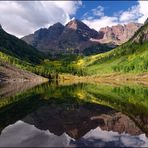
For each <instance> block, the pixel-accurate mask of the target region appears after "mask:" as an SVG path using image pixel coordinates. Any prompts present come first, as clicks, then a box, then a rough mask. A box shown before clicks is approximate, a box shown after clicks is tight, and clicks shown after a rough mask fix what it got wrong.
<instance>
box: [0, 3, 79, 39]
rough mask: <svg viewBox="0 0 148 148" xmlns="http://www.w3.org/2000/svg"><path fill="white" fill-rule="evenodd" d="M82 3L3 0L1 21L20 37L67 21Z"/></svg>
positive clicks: (6, 27)
mask: <svg viewBox="0 0 148 148" xmlns="http://www.w3.org/2000/svg"><path fill="white" fill-rule="evenodd" d="M81 5H82V2H81V1H1V2H0V23H1V24H2V26H3V28H4V29H5V30H6V31H8V32H9V33H12V34H14V35H16V36H19V37H20V36H24V35H27V34H30V33H32V32H34V31H35V30H36V29H38V28H41V27H48V26H50V25H51V24H54V23H56V22H61V23H62V24H65V23H67V22H68V21H69V20H70V16H71V15H74V14H75V13H76V11H77V9H78V8H79V6H81Z"/></svg>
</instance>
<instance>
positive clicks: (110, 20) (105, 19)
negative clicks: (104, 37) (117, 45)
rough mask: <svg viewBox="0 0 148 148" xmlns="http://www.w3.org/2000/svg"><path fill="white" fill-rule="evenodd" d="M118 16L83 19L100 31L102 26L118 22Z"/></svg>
mask: <svg viewBox="0 0 148 148" xmlns="http://www.w3.org/2000/svg"><path fill="white" fill-rule="evenodd" d="M117 20H118V19H117V18H116V17H109V16H103V17H101V18H100V19H86V20H83V22H84V23H86V24H87V25H88V26H89V27H90V28H93V29H95V30H97V31H99V29H100V28H102V27H106V26H113V25H117V24H118V21H117Z"/></svg>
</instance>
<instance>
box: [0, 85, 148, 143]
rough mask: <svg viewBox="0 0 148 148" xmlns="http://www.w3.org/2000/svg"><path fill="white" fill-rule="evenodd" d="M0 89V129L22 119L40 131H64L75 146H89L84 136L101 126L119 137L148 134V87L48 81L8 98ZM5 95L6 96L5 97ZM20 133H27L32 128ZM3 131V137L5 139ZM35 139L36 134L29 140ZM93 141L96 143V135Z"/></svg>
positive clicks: (58, 133) (62, 132)
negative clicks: (65, 83)
mask: <svg viewBox="0 0 148 148" xmlns="http://www.w3.org/2000/svg"><path fill="white" fill-rule="evenodd" d="M9 88H10V87H9ZM16 88H18V87H16ZM0 90H4V91H3V92H4V95H3V93H2V96H3V99H0V131H3V132H4V131H5V130H3V129H4V128H5V127H7V126H9V125H10V124H15V123H16V122H17V121H18V120H22V121H24V122H25V123H26V124H27V125H28V124H29V125H34V126H35V127H36V128H37V129H38V130H44V131H45V130H49V131H50V132H51V133H53V135H56V138H57V137H58V138H59V136H61V135H63V134H64V135H66V136H68V137H72V138H74V139H76V141H71V144H74V145H77V144H78V145H81V144H82V145H84V144H85V143H86V144H87V145H89V143H91V142H90V141H88V140H85V139H84V137H85V135H86V134H87V133H88V132H89V131H90V130H92V129H93V130H94V131H96V129H97V131H98V127H100V128H101V129H100V130H104V131H106V132H107V133H110V132H111V131H112V132H117V133H118V134H117V133H116V134H117V135H116V136H117V137H119V138H120V137H121V135H124V134H123V133H127V134H129V135H133V136H134V137H138V135H140V134H142V133H145V134H147V133H148V130H147V129H148V128H147V123H148V120H147V119H148V99H147V92H148V88H147V87H143V86H135V85H134V86H133V85H131V86H112V85H104V84H77V85H76V84H75V85H71V86H70V85H69V86H60V85H58V84H52V83H51V84H49V83H48V84H44V85H41V86H36V87H35V88H32V89H30V90H27V91H23V92H22V93H17V94H16V95H13V92H15V89H14V91H12V92H11V91H10V92H11V93H10V95H8V96H9V97H8V96H7V93H5V90H6V91H7V89H6V87H5V88H4V89H3V88H1V89H0ZM8 90H9V89H8ZM18 90H19V89H16V92H18ZM22 90H23V89H22ZM5 94H6V97H7V98H4V96H5ZM11 95H12V96H11ZM121 112H122V113H121ZM123 113H124V114H126V115H124V114H123ZM131 119H132V120H131ZM133 121H134V122H133ZM28 129H29V128H28ZM22 130H23V128H22ZM9 132H10V131H9ZM20 132H22V133H21V134H25V133H26V132H29V131H25V133H23V131H20ZM17 133H18V131H16V134H17ZM43 133H44V132H43ZM100 133H101V132H99V134H100ZM3 134H4V133H2V135H1V136H0V139H1V138H4V137H3ZM10 134H11V132H10ZM99 134H98V135H99ZM120 134H121V135H120ZM6 136H8V135H6ZM100 136H101V135H100ZM102 136H103V135H102ZM8 137H9V136H8ZM8 137H7V138H8ZM38 137H40V136H38ZM30 138H31V137H30ZM70 139H71V138H70ZM32 140H33V141H34V138H33V137H32V138H31V139H27V141H26V142H27V143H28V142H32ZM93 140H94V143H97V141H95V137H94V139H91V141H93ZM98 141H99V140H98ZM101 141H103V140H101ZM101 141H100V143H101ZM119 141H120V140H119ZM138 141H139V140H138ZM44 142H45V143H46V141H44ZM44 142H43V143H44ZM47 142H48V140H47ZM87 142H88V143H87ZM103 143H104V142H103ZM106 144H108V141H107V142H106Z"/></svg>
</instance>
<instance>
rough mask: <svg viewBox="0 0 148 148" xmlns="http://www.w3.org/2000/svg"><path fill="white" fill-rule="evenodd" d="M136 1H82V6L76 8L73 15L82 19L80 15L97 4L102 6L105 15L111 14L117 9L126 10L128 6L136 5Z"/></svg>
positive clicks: (117, 10)
mask: <svg viewBox="0 0 148 148" xmlns="http://www.w3.org/2000/svg"><path fill="white" fill-rule="evenodd" d="M137 3H138V1H133V0H132V1H83V6H82V7H81V8H80V9H78V11H77V13H76V15H75V17H76V18H78V19H82V16H83V15H84V14H85V13H86V12H89V11H91V10H92V9H95V8H96V7H97V6H102V7H104V12H105V15H107V16H112V15H113V14H114V13H116V12H119V11H121V10H122V11H126V10H127V9H128V8H130V7H132V6H134V5H137Z"/></svg>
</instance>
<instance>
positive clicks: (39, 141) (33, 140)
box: [0, 121, 148, 147]
mask: <svg viewBox="0 0 148 148" xmlns="http://www.w3.org/2000/svg"><path fill="white" fill-rule="evenodd" d="M70 145H71V146H120V147H121V146H127V147H130V146H135V147H148V139H147V138H146V136H145V134H141V135H139V136H130V135H129V134H124V133H123V134H118V133H117V132H112V131H103V130H101V129H100V128H99V127H97V128H96V129H94V130H91V131H89V132H88V133H87V134H85V135H84V136H83V137H82V138H80V139H79V140H77V141H75V140H74V139H72V138H71V137H69V136H68V135H67V134H66V133H64V134H62V135H61V136H56V135H54V134H52V133H50V132H49V131H48V130H47V131H41V130H39V129H37V128H36V127H34V126H33V125H30V124H27V123H24V122H22V121H18V122H16V123H15V124H13V125H10V126H8V127H6V128H5V129H4V130H3V131H2V133H1V136H0V147H3V146H7V147H10V146H14V147H15V146H18V147H21V146H22V147H27V146H34V147H39V146H40V147H45V146H48V147H53V146H55V147H60V146H70Z"/></svg>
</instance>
